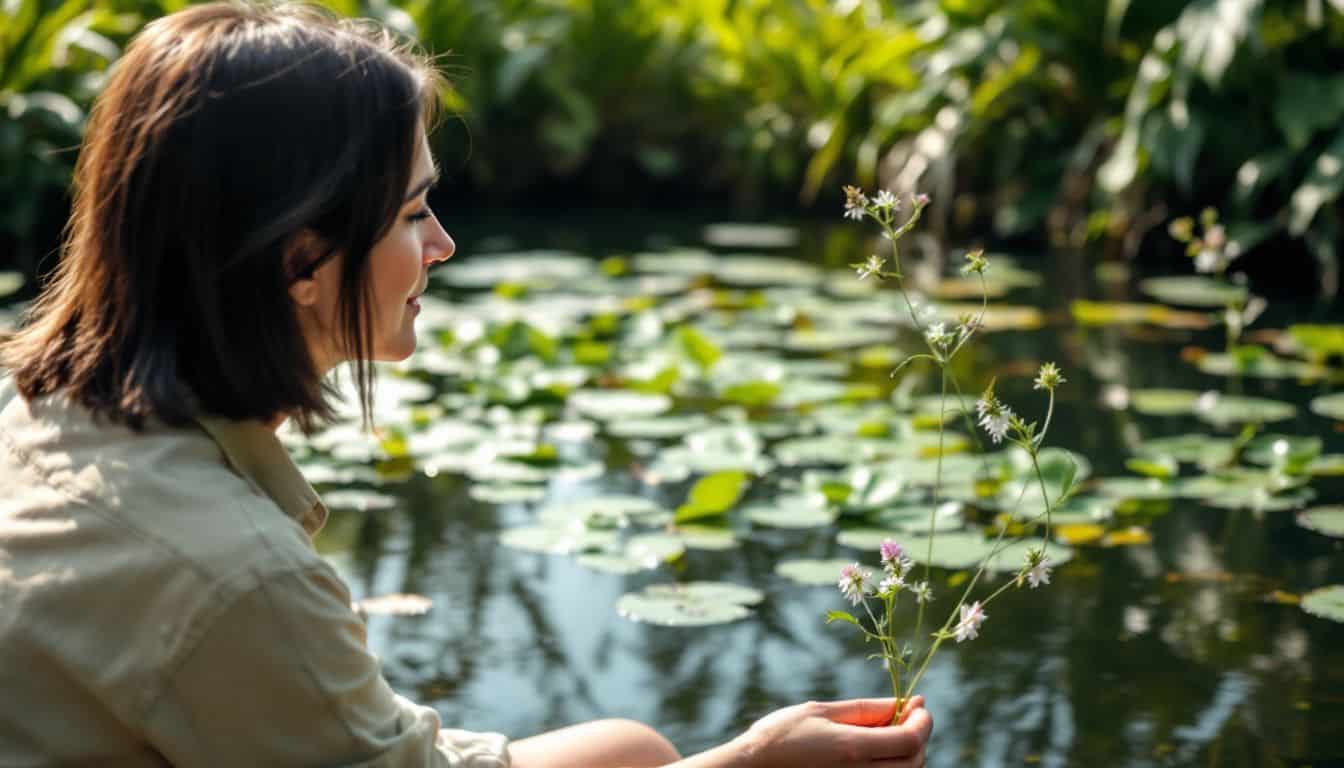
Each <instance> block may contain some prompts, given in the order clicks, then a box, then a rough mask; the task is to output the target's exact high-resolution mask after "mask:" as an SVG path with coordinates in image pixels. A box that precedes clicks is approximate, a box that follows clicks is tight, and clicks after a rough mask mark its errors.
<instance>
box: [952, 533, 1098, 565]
mask: <svg viewBox="0 0 1344 768" xmlns="http://www.w3.org/2000/svg"><path fill="white" fill-rule="evenodd" d="M935 546H937V545H935ZM1000 547H1001V548H1000V549H999V552H998V554H996V555H994V556H993V557H992V558H990V560H989V562H988V563H986V564H985V570H987V571H1000V572H1002V571H1016V570H1018V569H1019V568H1022V567H1023V566H1024V565H1026V562H1027V553H1028V552H1030V551H1032V550H1037V549H1040V548H1041V540H1040V539H1014V540H1013V541H1005V542H1001V545H1000ZM1073 555H1074V550H1073V548H1072V547H1066V546H1064V545H1062V544H1056V543H1054V542H1049V543H1047V544H1046V545H1045V556H1046V557H1047V558H1049V559H1050V565H1051V566H1055V567H1057V566H1061V565H1063V564H1065V563H1067V562H1069V561H1070V560H1072V559H1073Z"/></svg>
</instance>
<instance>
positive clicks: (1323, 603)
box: [1301, 584, 1344, 622]
mask: <svg viewBox="0 0 1344 768" xmlns="http://www.w3.org/2000/svg"><path fill="white" fill-rule="evenodd" d="M1301 605H1302V610H1304V611H1306V612H1307V613H1310V614H1311V615H1312V616H1319V617H1321V618H1322V619H1329V620H1331V621H1339V622H1344V584H1334V585H1332V586H1328V587H1321V588H1320V589H1315V590H1312V591H1310V592H1308V593H1306V594H1305V595H1303V596H1302V603H1301Z"/></svg>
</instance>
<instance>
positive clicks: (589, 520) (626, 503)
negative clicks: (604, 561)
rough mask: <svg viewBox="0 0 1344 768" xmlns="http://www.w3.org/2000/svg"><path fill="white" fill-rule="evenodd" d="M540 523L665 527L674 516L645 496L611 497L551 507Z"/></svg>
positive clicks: (539, 514) (545, 509)
mask: <svg viewBox="0 0 1344 768" xmlns="http://www.w3.org/2000/svg"><path fill="white" fill-rule="evenodd" d="M537 519H538V520H539V521H541V522H542V523H546V524H548V525H569V524H574V525H579V526H583V527H587V528H624V527H626V526H629V525H631V524H636V525H644V526H655V525H664V524H666V523H668V522H670V521H671V520H672V512H671V510H668V509H666V508H664V507H663V506H661V505H660V504H658V503H657V502H655V501H653V500H652V499H647V498H644V497H643V496H621V495H611V496H595V497H592V498H588V499H576V500H573V501H565V502H561V503H558V504H551V505H548V506H546V507H543V508H542V509H541V510H540V511H538V512H537Z"/></svg>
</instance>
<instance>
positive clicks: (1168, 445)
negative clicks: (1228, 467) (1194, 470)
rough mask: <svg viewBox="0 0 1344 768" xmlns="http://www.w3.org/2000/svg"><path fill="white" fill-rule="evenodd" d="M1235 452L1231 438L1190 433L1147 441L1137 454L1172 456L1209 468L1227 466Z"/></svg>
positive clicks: (1179, 460)
mask: <svg viewBox="0 0 1344 768" xmlns="http://www.w3.org/2000/svg"><path fill="white" fill-rule="evenodd" d="M1235 452H1236V444H1235V442H1234V441H1232V440H1231V439H1229V438H1221V437H1210V436H1208V435H1201V434H1198V433H1190V434H1184V435H1174V436H1172V437H1158V438H1152V439H1150V440H1146V441H1144V443H1143V444H1142V445H1140V446H1139V447H1138V449H1137V451H1136V454H1137V455H1138V456H1144V457H1155V456H1170V457H1171V458H1173V459H1175V460H1176V461H1178V462H1182V463H1186V464H1192V463H1193V464H1198V465H1200V466H1206V467H1207V466H1219V465H1222V464H1227V463H1228V462H1230V461H1231V460H1232V458H1233V456H1234V454H1235Z"/></svg>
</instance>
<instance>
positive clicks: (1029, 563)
mask: <svg viewBox="0 0 1344 768" xmlns="http://www.w3.org/2000/svg"><path fill="white" fill-rule="evenodd" d="M844 192H845V211H844V215H845V217H846V218H848V219H852V220H854V221H863V220H865V219H871V220H872V221H874V222H876V223H877V224H878V226H879V227H880V228H881V234H882V237H883V238H884V239H885V240H887V241H888V242H889V243H891V254H890V257H889V258H888V257H884V256H880V255H878V254H873V255H871V256H869V258H868V259H867V260H866V261H864V262H861V263H858V264H851V265H850V266H851V267H852V268H854V269H855V271H856V273H857V275H858V278H859V279H860V280H868V279H870V278H872V279H876V280H877V281H879V282H881V281H885V280H892V281H894V282H895V285H896V288H897V290H898V291H900V293H901V296H902V298H904V299H905V303H906V306H907V308H908V310H909V312H910V318H911V320H912V322H913V325H914V328H915V330H916V331H917V332H918V333H919V335H920V337H921V339H922V340H923V342H924V344H925V346H926V347H927V349H928V352H927V353H923V354H917V355H913V356H911V357H909V358H906V360H905V361H903V362H902V363H901V364H900V365H898V366H897V367H896V369H895V370H893V371H892V375H893V376H894V375H895V374H896V372H897V371H899V370H901V369H902V368H904V367H905V366H906V365H908V364H909V363H911V362H914V361H916V360H929V361H931V362H933V363H934V364H935V365H936V366H937V368H938V369H939V378H940V381H941V398H940V405H939V419H938V424H939V432H938V450H937V454H936V456H937V466H936V468H935V474H934V486H933V492H932V504H931V505H930V517H929V531H930V534H929V537H928V549H927V551H926V552H925V557H924V563H925V566H924V570H923V574H922V576H923V578H922V579H920V580H919V581H918V582H915V581H914V580H913V579H912V578H911V571H912V570H913V568H914V564H913V562H912V561H911V559H910V558H909V557H908V556H907V555H906V554H905V553H904V551H903V550H902V549H901V547H900V545H899V544H897V543H896V542H895V541H892V540H886V541H884V542H882V546H881V548H880V551H879V555H880V559H881V563H882V569H881V573H880V575H879V574H878V573H875V572H874V571H872V570H869V569H866V568H865V567H864V566H862V565H860V564H858V563H854V564H852V565H849V566H846V567H845V568H844V569H843V571H842V572H841V575H840V579H839V582H838V585H837V586H838V587H839V589H840V591H841V593H842V594H843V595H844V596H845V598H846V599H847V600H849V602H850V605H851V606H852V607H854V608H857V607H859V606H862V607H863V609H864V610H863V615H862V617H856V616H853V615H851V614H849V613H847V612H844V611H832V612H831V613H830V614H828V616H827V623H830V622H832V621H844V622H847V623H850V624H854V625H855V626H857V627H858V628H859V629H860V630H861V631H862V632H863V634H864V636H865V638H866V639H867V640H868V641H870V642H877V643H878V644H879V645H880V647H881V649H882V650H881V652H880V653H877V654H873V656H872V657H873V658H880V659H882V660H883V663H884V665H885V667H886V669H887V671H888V674H889V675H890V677H891V684H892V692H893V695H894V696H895V697H896V698H897V699H900V700H904V699H908V698H909V697H911V696H913V695H914V693H915V688H916V686H917V685H918V684H919V681H920V679H921V678H922V676H923V674H924V671H925V670H926V669H927V668H928V665H929V662H930V661H931V660H932V658H933V656H934V654H935V653H936V652H937V651H938V648H939V646H940V645H941V644H942V643H943V642H944V641H946V640H955V641H956V642H958V643H961V642H966V641H969V640H973V639H975V638H976V637H978V636H979V633H980V631H981V627H982V626H983V624H984V623H985V621H986V620H987V619H988V618H989V614H988V613H987V612H986V610H985V608H986V606H988V605H989V604H990V603H991V602H992V601H993V600H994V599H995V598H996V597H998V596H999V595H1000V594H1002V593H1003V592H1004V591H1006V590H1008V589H1011V588H1023V587H1030V588H1031V589H1037V588H1039V587H1041V586H1044V585H1048V584H1049V583H1050V577H1051V562H1050V558H1049V557H1048V556H1047V555H1046V547H1045V545H1046V543H1047V542H1048V541H1049V538H1050V516H1051V511H1052V509H1053V508H1054V507H1055V506H1057V505H1058V504H1059V503H1060V502H1061V501H1062V500H1063V497H1064V496H1066V495H1068V493H1069V492H1071V490H1072V483H1073V478H1072V472H1071V473H1070V474H1069V477H1068V478H1067V481H1066V482H1065V490H1064V491H1063V492H1062V493H1061V494H1059V496H1060V498H1056V499H1053V500H1052V499H1051V498H1050V494H1049V492H1048V491H1047V489H1046V485H1045V478H1044V475H1043V474H1042V472H1041V467H1040V461H1039V453H1040V449H1041V446H1042V444H1043V443H1044V440H1045V437H1046V434H1047V433H1048V432H1049V429H1050V422H1051V420H1052V418H1053V416H1054V408H1055V390H1056V388H1058V387H1059V386H1061V385H1062V384H1064V383H1065V382H1066V381H1067V380H1066V379H1065V378H1064V376H1063V374H1062V373H1061V372H1060V370H1059V368H1058V366H1056V365H1055V364H1054V363H1046V364H1045V365H1043V366H1041V368H1040V371H1039V372H1038V375H1037V377H1036V379H1035V381H1034V382H1033V385H1034V388H1035V389H1036V390H1038V391H1039V390H1044V391H1045V392H1046V394H1047V395H1048V398H1049V400H1048V404H1047V407H1046V413H1045V418H1044V420H1043V422H1041V423H1040V424H1039V425H1038V423H1037V422H1035V421H1027V420H1025V419H1023V418H1022V417H1021V416H1019V415H1018V414H1017V413H1016V412H1015V411H1014V410H1013V409H1012V408H1010V407H1009V406H1008V405H1007V404H1005V403H1004V402H1002V401H1001V400H1000V399H999V398H998V396H997V395H996V393H995V390H994V382H993V381H991V382H990V384H989V386H988V387H986V389H985V391H984V393H983V394H982V395H981V396H980V398H979V399H977V400H976V402H975V405H974V411H975V419H976V420H977V421H978V424H979V427H980V428H981V429H983V430H984V431H985V434H986V435H987V436H988V437H989V439H990V441H991V442H993V443H994V444H996V445H997V444H1000V443H1002V442H1004V441H1007V442H1009V443H1011V444H1016V445H1018V446H1020V447H1021V448H1022V449H1023V450H1025V451H1026V453H1027V455H1028V456H1029V457H1030V459H1031V464H1032V468H1033V470H1034V472H1035V475H1036V480H1037V482H1038V483H1039V486H1040V490H1041V496H1042V499H1043V501H1044V503H1045V511H1044V512H1043V513H1041V515H1039V516H1038V517H1044V518H1045V530H1044V534H1043V536H1042V539H1041V544H1040V546H1037V547H1031V548H1030V549H1029V550H1028V551H1027V553H1026V556H1025V558H1024V562H1023V563H1022V564H1021V566H1020V567H1019V568H1018V570H1017V572H1016V574H1015V575H1014V577H1013V578H1012V579H1011V580H1009V581H1008V582H1007V583H1006V584H1003V585H1002V586H1000V587H999V588H998V589H997V590H995V591H994V592H993V593H991V594H990V595H988V596H986V597H984V598H982V599H978V600H974V601H972V600H971V599H970V598H971V595H972V592H973V590H974V589H975V587H976V584H977V583H978V581H979V580H980V578H981V576H982V575H983V574H984V572H985V570H986V569H987V566H988V565H989V563H990V561H991V560H993V559H994V558H995V557H996V556H997V555H998V554H999V553H1000V552H1001V551H1002V550H1003V547H1004V546H1006V543H1007V542H1006V541H1005V538H1004V536H1005V534H1006V533H1007V531H1008V527H1007V526H1004V527H1002V528H1001V529H1000V531H999V535H998V538H997V539H996V540H995V541H994V543H993V545H992V547H991V551H990V554H989V555H988V556H987V557H986V558H985V559H984V560H983V561H982V562H981V563H980V567H979V568H978V569H977V570H976V572H975V574H974V576H973V577H972V578H971V579H970V581H969V583H968V584H967V586H966V588H965V590H964V591H963V592H962V594H961V596H960V598H959V599H958V600H957V603H956V604H955V605H954V606H953V607H952V609H951V611H950V612H949V614H948V617H947V619H946V621H944V622H943V624H942V626H941V627H939V628H938V629H937V630H935V631H933V632H932V633H930V634H928V635H927V637H928V638H929V640H930V642H929V645H928V647H927V650H926V651H925V652H924V654H923V657H922V660H921V661H920V662H919V664H918V665H917V666H916V665H915V655H916V649H915V648H913V647H912V646H911V644H910V643H902V642H901V641H899V640H898V638H897V635H896V631H897V623H898V622H897V618H896V616H895V613H894V612H895V609H896V606H897V604H898V603H899V602H901V601H902V600H903V599H904V598H903V596H904V595H906V594H907V593H908V594H909V596H910V599H912V600H913V601H914V604H915V606H916V617H915V625H914V628H913V637H914V639H916V640H919V639H920V638H922V637H924V636H925V635H924V633H923V622H924V612H925V608H926V606H928V605H930V604H931V603H932V602H933V599H934V598H933V589H932V587H931V583H932V572H931V565H930V563H931V562H932V560H933V540H934V536H935V535H936V532H937V530H938V525H937V521H936V519H935V515H936V510H937V508H938V499H939V495H940V493H941V490H942V471H943V454H944V448H945V445H944V438H945V429H944V425H945V424H946V421H947V416H948V404H947V400H948V396H949V387H950V388H951V390H952V393H954V394H955V397H956V398H957V400H958V401H959V403H960V408H959V410H960V412H961V413H962V415H963V418H965V419H966V422H967V425H968V427H969V428H970V431H971V433H972V434H973V435H978V430H977V429H976V425H974V424H972V423H971V418H972V417H971V410H970V408H969V407H967V405H966V402H965V396H964V395H963V394H962V391H963V390H962V387H961V385H960V383H959V382H958V380H957V377H956V375H955V374H954V373H953V371H952V370H951V367H950V364H951V362H952V361H953V359H954V358H955V357H956V355H957V353H958V352H960V351H961V349H962V348H963V347H965V345H966V344H967V343H968V342H969V341H970V340H971V338H973V337H974V336H975V334H976V332H977V331H979V330H980V329H981V328H982V327H983V326H984V318H985V313H986V311H987V310H988V305H989V290H988V286H987V285H986V283H985V272H986V271H987V270H988V269H989V266H990V264H989V260H988V259H987V258H986V257H985V254H984V252H983V251H979V250H977V251H971V252H969V253H967V254H966V257H965V258H966V261H965V264H964V265H963V266H962V267H961V273H962V275H964V276H968V277H969V276H971V275H975V276H977V277H978V278H979V280H980V287H981V302H980V309H979V311H978V312H977V313H975V314H973V315H972V314H963V315H961V316H960V317H958V318H957V322H956V323H955V324H953V323H950V322H948V321H947V320H945V319H941V318H939V317H938V316H937V313H936V312H935V311H934V309H933V308H932V307H929V306H927V305H921V304H920V302H918V301H916V300H914V299H912V297H911V296H910V295H909V293H908V292H907V290H906V286H905V283H904V278H903V276H902V270H901V261H900V247H899V242H900V240H901V238H902V237H904V236H905V235H906V234H908V233H909V232H910V231H911V230H912V229H913V228H914V227H915V225H916V224H918V222H919V220H920V217H921V215H922V213H923V211H924V209H925V208H926V207H927V206H928V205H929V198H928V196H926V195H915V196H913V197H912V198H910V205H909V213H908V215H906V216H905V219H904V221H903V222H902V221H900V218H901V216H900V214H902V213H903V206H902V204H901V200H900V198H898V197H897V196H896V195H894V194H892V193H891V192H889V191H887V190H881V191H879V192H878V193H877V194H876V195H874V196H871V197H870V196H869V195H867V194H866V193H864V192H863V190H861V189H859V188H858V187H851V186H846V187H845V188H844ZM976 442H977V443H979V438H978V437H976ZM1074 471H1075V472H1076V467H1075V468H1074ZM1026 490H1027V489H1026V487H1023V489H1022V491H1021V493H1020V494H1019V495H1018V498H1017V501H1016V504H1020V503H1021V501H1022V499H1023V497H1024V496H1025V493H1026ZM874 605H875V606H876V610H874ZM865 618H866V620H867V621H866V622H865V621H864V619H865ZM903 674H904V680H905V686H904V687H902V676H903Z"/></svg>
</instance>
